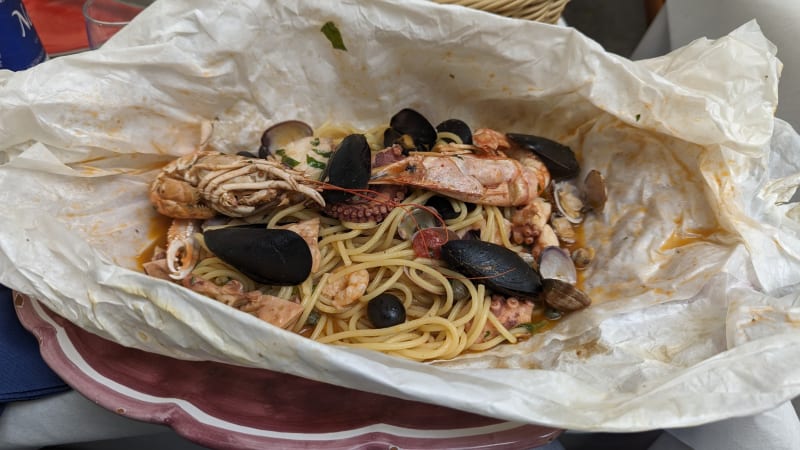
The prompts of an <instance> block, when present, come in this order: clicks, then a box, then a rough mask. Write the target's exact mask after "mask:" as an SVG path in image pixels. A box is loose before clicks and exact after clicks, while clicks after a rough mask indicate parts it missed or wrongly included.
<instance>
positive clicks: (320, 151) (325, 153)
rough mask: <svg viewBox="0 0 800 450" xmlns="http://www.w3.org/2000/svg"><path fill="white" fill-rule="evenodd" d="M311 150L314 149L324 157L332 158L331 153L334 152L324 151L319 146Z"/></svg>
mask: <svg viewBox="0 0 800 450" xmlns="http://www.w3.org/2000/svg"><path fill="white" fill-rule="evenodd" d="M311 150H313V151H314V153H316V154H318V155H319V156H322V157H323V158H330V157H331V155H332V154H333V152H323V151H322V150H320V149H318V148H312V149H311Z"/></svg>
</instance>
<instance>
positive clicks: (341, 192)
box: [322, 134, 372, 203]
mask: <svg viewBox="0 0 800 450" xmlns="http://www.w3.org/2000/svg"><path fill="white" fill-rule="evenodd" d="M371 170H372V153H371V152H370V149H369V144H367V138H365V137H364V135H363V134H351V135H349V136H347V137H345V138H344V139H342V142H340V143H339V146H338V147H336V150H335V151H334V152H333V155H331V158H330V159H329V160H328V164H327V165H326V166H325V171H324V172H323V173H322V181H323V182H325V183H327V184H328V185H330V186H329V187H328V188H325V189H324V190H323V191H322V197H323V198H324V199H325V202H326V203H341V202H343V201H345V200H347V199H348V198H350V197H351V196H352V195H353V190H358V189H366V188H367V184H368V183H369V177H370V171H371ZM337 188H341V189H337Z"/></svg>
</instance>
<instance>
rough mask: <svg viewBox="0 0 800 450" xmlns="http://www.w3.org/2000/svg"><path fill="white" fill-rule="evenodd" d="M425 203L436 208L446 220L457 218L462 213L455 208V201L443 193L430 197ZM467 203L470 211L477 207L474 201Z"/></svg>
mask: <svg viewBox="0 0 800 450" xmlns="http://www.w3.org/2000/svg"><path fill="white" fill-rule="evenodd" d="M425 205H426V206H430V207H431V208H434V209H435V210H436V212H437V213H438V214H439V217H441V218H442V219H444V220H450V219H455V218H456V217H458V216H459V215H460V213H458V212H456V210H455V209H453V203H452V202H451V201H450V199H449V198H447V197H444V196H441V195H434V196H433V197H431V198H429V199H428V201H426V202H425ZM466 205H467V210H468V211H471V210H472V209H475V204H474V203H467V204H466Z"/></svg>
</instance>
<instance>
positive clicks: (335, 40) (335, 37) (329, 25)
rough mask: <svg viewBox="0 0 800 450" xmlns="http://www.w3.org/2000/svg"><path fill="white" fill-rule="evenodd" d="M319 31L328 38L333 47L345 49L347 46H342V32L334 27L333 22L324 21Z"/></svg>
mask: <svg viewBox="0 0 800 450" xmlns="http://www.w3.org/2000/svg"><path fill="white" fill-rule="evenodd" d="M320 31H322V34H324V35H325V37H326V38H328V40H329V41H330V42H331V45H332V46H333V48H335V49H337V50H344V51H347V47H345V46H344V40H343V39H342V33H340V32H339V29H338V28H336V25H335V24H334V23H333V22H326V23H325V25H323V26H322V28H321V29H320Z"/></svg>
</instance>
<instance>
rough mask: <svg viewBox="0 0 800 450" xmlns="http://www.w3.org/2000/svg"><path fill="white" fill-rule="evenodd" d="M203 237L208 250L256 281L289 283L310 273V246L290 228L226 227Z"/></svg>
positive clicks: (292, 283) (287, 284)
mask: <svg viewBox="0 0 800 450" xmlns="http://www.w3.org/2000/svg"><path fill="white" fill-rule="evenodd" d="M203 238H204V239H205V243H206V247H208V249H209V250H210V251H211V252H212V253H214V254H215V255H216V256H218V257H219V258H220V259H221V260H223V261H225V262H226V263H228V264H230V265H231V266H233V267H235V268H236V269H237V270H239V271H241V272H242V273H243V274H245V275H247V276H248V277H250V278H251V279H252V280H253V281H255V282H257V283H263V284H270V285H277V286H293V285H296V284H300V283H302V282H303V281H305V279H306V278H308V275H309V274H310V273H311V262H312V261H311V250H310V249H309V248H308V244H306V241H305V240H303V238H302V237H300V235H299V234H297V233H295V232H294V231H290V230H283V229H267V228H264V227H261V228H253V227H228V228H217V229H213V230H208V231H206V232H205V233H203Z"/></svg>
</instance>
